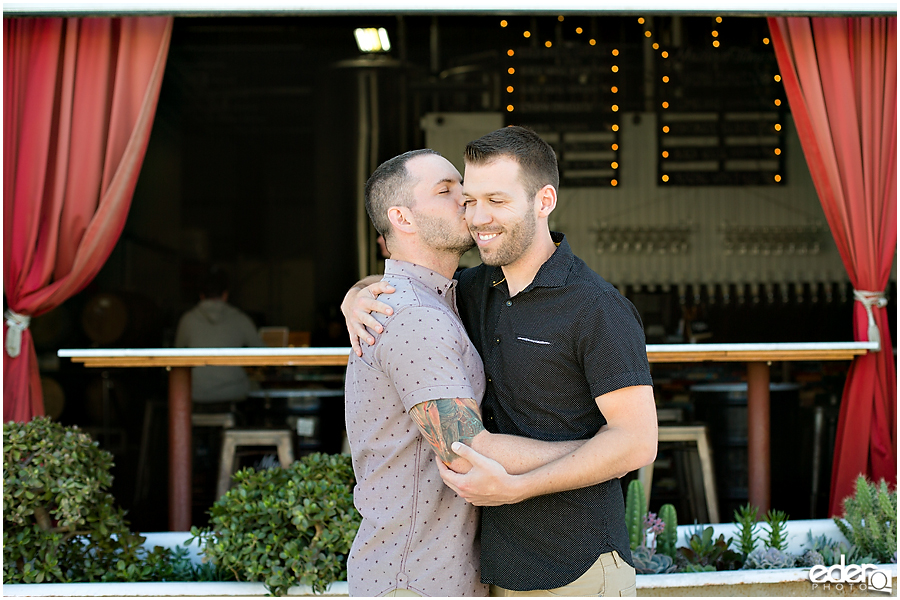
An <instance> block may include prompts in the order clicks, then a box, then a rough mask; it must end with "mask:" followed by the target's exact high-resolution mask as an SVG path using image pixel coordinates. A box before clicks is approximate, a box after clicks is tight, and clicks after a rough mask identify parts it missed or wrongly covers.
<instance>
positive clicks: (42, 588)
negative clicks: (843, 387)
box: [3, 519, 897, 597]
mask: <svg viewBox="0 0 900 600" xmlns="http://www.w3.org/2000/svg"><path fill="white" fill-rule="evenodd" d="M695 527H697V526H695V525H682V526H680V527H679V528H678V542H679V544H680V545H683V544H684V542H685V539H686V536H687V537H689V536H690V534H691V533H692V532H693V531H694V529H695ZM700 527H706V526H705V525H701V526H700ZM712 527H713V529H714V531H715V535H716V537H718V535H719V534H720V533H722V534H725V537H726V538H728V537H735V536H736V528H735V526H734V525H733V524H731V523H717V524H714V525H713V526H712ZM810 531H811V532H812V534H813V536H819V535H823V534H824V535H827V536H829V537H830V538H832V539H834V540H835V541H846V539H845V538H844V536H843V535H841V532H840V530H838V528H837V527H836V526H835V524H834V522H833V521H832V520H831V519H815V520H807V521H803V520H797V521H788V524H787V538H788V551H789V552H794V553H798V552H801V551H802V545H803V544H804V543H805V542H806V534H807V533H808V532H810ZM144 535H145V537H146V538H147V541H146V542H144V543H145V545H147V546H151V547H152V546H164V547H168V548H174V547H176V546H178V545H180V544H181V543H182V542H183V541H184V540H185V539H187V538H188V537H189V534H187V533H186V532H164V533H148V534H144ZM190 550H191V559H192V560H194V561H195V562H198V563H199V562H200V560H201V557H200V554H199V548H198V547H197V546H196V545H194V546H191V547H190ZM879 568H880V569H883V570H884V571H886V572H888V573H889V574H890V576H891V580H892V590H893V595H896V594H897V591H896V590H897V565H895V564H892V565H879ZM637 594H638V596H820V595H822V596H843V595H847V594H850V595H860V594H863V595H865V594H868V595H874V596H882V597H883V596H886V595H887V594H885V593H883V592H877V591H861V590H859V589H858V588H857V586H854V587H853V588H851V587H850V585H849V584H844V585H843V588H842V589H841V588H837V587H836V584H832V585H831V588H828V589H825V586H824V585H820V586H819V588H813V584H812V583H810V581H809V569H762V570H750V571H743V570H741V571H722V572H717V573H672V574H668V575H638V576H637ZM3 595H4V596H43V597H54V596H56V597H61V596H68V597H86V596H91V597H94V596H97V597H102V596H118V597H128V596H132V597H134V596H160V597H178V596H194V597H203V596H218V597H223V596H224V597H229V596H245V597H246V596H265V595H266V588H265V586H263V584H262V583H244V582H208V583H207V582H203V583H181V582H174V583H40V584H14V585H4V586H3ZM288 595H289V596H312V595H313V593H312V590H311V589H310V588H309V587H306V586H297V587H293V588H291V589H290V590H289V591H288ZM324 595H326V596H347V595H348V590H347V582H345V581H338V582H335V583H333V584H331V585H330V586H328V589H327V590H326V591H325V594H324Z"/></svg>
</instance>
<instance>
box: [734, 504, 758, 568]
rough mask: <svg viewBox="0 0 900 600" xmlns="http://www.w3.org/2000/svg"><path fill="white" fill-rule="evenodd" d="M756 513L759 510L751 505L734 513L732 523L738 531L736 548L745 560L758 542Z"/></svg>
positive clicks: (746, 505)
mask: <svg viewBox="0 0 900 600" xmlns="http://www.w3.org/2000/svg"><path fill="white" fill-rule="evenodd" d="M758 513H759V509H758V508H756V507H755V506H753V505H751V504H745V505H744V506H741V507H740V508H739V509H737V510H735V511H734V523H735V525H737V530H738V540H737V542H738V547H739V548H740V550H741V555H742V556H743V557H744V558H745V559H746V558H747V556H748V555H749V554H750V553H751V552H753V551H754V550H755V549H756V544H757V542H758V541H759V522H758V521H757V515H758Z"/></svg>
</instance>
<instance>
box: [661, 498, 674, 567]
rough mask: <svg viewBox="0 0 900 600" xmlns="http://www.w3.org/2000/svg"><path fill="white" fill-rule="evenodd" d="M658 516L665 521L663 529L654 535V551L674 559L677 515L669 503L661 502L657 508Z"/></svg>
mask: <svg viewBox="0 0 900 600" xmlns="http://www.w3.org/2000/svg"><path fill="white" fill-rule="evenodd" d="M659 518H660V519H661V520H662V522H663V523H665V529H663V531H662V533H660V534H659V535H658V536H657V537H656V551H657V552H659V553H661V554H665V555H666V556H668V557H669V558H672V559H674V558H675V554H676V549H675V545H676V544H677V543H678V515H677V514H676V512H675V507H674V506H672V505H671V504H663V505H662V507H660V509H659Z"/></svg>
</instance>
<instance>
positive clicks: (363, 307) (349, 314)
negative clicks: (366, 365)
mask: <svg viewBox="0 0 900 600" xmlns="http://www.w3.org/2000/svg"><path fill="white" fill-rule="evenodd" d="M367 281H368V278H367V279H364V280H363V281H362V282H360V284H364V283H366V282H367ZM360 284H357V285H356V286H354V287H352V288H350V291H349V292H347V295H346V296H344V301H343V302H341V312H342V313H344V318H345V319H346V320H347V333H349V334H350V346H351V347H352V348H353V351H354V352H356V355H357V356H362V348H361V347H360V340H365V341H366V343H367V344H369V345H370V346H371V345H372V344H374V343H375V338H374V337H373V336H372V334H371V333H369V331H368V330H367V329H366V327H368V328H370V329H371V330H372V331H374V332H375V333H381V332H382V329H383V328H382V327H381V324H380V323H379V322H378V321H377V320H376V319H375V317H373V316H372V315H371V314H370V313H372V312H377V313H381V314H384V315H390V314H392V313H393V312H394V309H392V308H391V307H390V306H388V305H387V304H385V303H384V302H380V301H378V300H376V298H377V297H378V296H379V295H381V294H392V293H394V287H393V286H392V285H391V284H389V283H385V282H383V281H377V282H376V283H372V284H371V285H368V286H367V287H363V288H362V289H360V287H359V285H360Z"/></svg>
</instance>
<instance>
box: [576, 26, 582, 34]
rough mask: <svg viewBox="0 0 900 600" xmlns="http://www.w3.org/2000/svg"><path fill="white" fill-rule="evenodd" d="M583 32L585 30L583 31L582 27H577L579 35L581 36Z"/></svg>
mask: <svg viewBox="0 0 900 600" xmlns="http://www.w3.org/2000/svg"><path fill="white" fill-rule="evenodd" d="M583 31H584V29H582V28H581V27H576V28H575V33H577V34H578V35H581V33H582V32H583Z"/></svg>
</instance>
